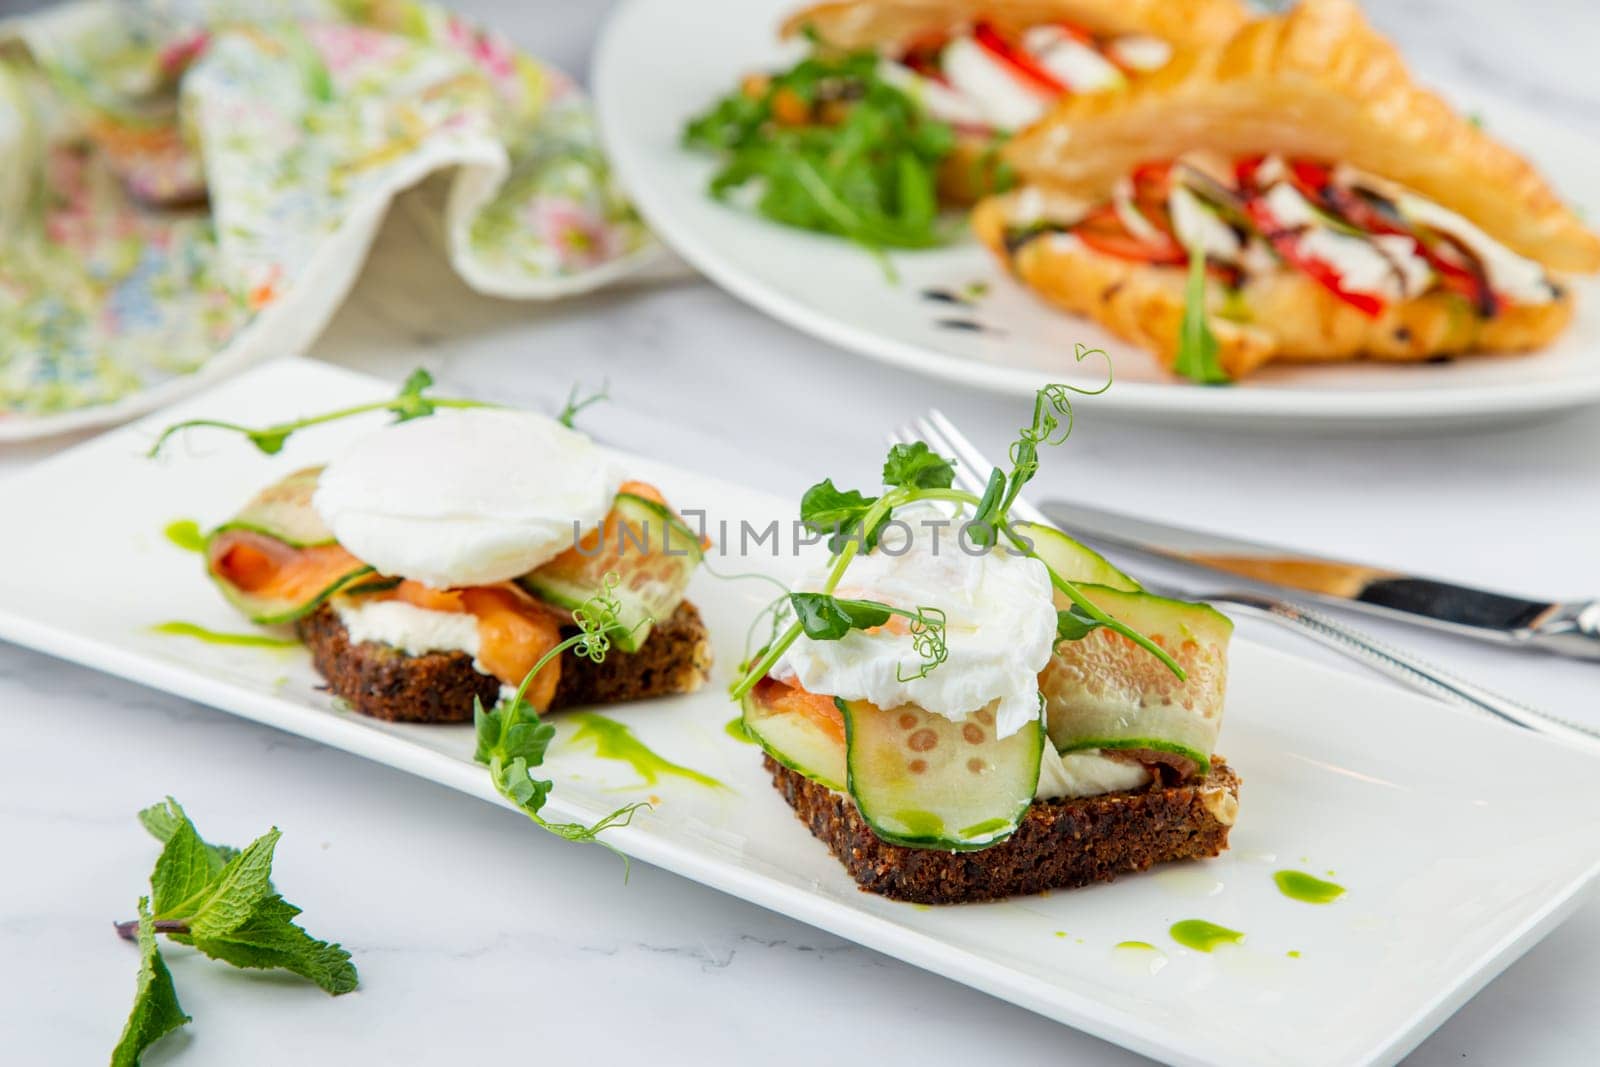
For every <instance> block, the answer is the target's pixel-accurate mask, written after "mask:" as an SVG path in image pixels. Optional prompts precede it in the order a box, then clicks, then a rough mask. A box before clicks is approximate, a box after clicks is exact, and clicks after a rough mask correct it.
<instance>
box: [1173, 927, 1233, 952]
mask: <svg viewBox="0 0 1600 1067" xmlns="http://www.w3.org/2000/svg"><path fill="white" fill-rule="evenodd" d="M1167 932H1168V933H1169V934H1171V935H1172V940H1174V941H1176V942H1177V943H1178V944H1180V945H1182V946H1183V947H1184V948H1192V949H1194V950H1195V951H1196V952H1210V951H1211V950H1212V949H1214V948H1216V947H1217V946H1218V945H1237V944H1238V943H1239V942H1241V941H1243V940H1244V934H1242V933H1240V932H1239V931H1238V930H1230V929H1228V928H1227V927H1226V926H1218V925H1217V924H1216V923H1213V922H1207V921H1206V920H1204V919H1184V920H1183V921H1182V922H1175V923H1173V924H1172V929H1171V930H1169V931H1167Z"/></svg>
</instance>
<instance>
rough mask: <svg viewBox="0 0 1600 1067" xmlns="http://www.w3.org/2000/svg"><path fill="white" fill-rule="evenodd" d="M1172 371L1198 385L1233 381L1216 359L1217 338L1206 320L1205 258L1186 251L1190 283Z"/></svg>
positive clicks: (1195, 251)
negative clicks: (1176, 355) (1187, 253)
mask: <svg viewBox="0 0 1600 1067" xmlns="http://www.w3.org/2000/svg"><path fill="white" fill-rule="evenodd" d="M1172 369H1173V371H1174V372H1176V373H1178V374H1181V375H1183V376H1184V377H1186V378H1188V379H1190V380H1191V381H1195V382H1199V383H1200V384H1201V385H1225V384H1227V383H1228V382H1231V381H1232V380H1233V379H1232V378H1229V377H1228V372H1227V371H1225V370H1223V369H1222V364H1221V363H1220V362H1219V361H1218V359H1217V336H1216V334H1214V333H1212V332H1211V323H1210V321H1209V320H1208V319H1207V317H1206V256H1205V252H1204V251H1202V250H1201V249H1200V248H1199V247H1198V246H1196V247H1194V248H1191V249H1189V281H1188V284H1187V285H1186V286H1185V288H1184V293H1183V321H1182V322H1181V323H1180V324H1179V326H1178V358H1177V359H1176V360H1175V361H1174V362H1173V364H1172Z"/></svg>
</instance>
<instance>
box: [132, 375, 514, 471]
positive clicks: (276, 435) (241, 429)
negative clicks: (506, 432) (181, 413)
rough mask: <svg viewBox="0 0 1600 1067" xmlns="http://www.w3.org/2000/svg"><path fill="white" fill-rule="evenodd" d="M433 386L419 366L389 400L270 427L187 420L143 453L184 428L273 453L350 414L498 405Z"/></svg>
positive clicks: (415, 413)
mask: <svg viewBox="0 0 1600 1067" xmlns="http://www.w3.org/2000/svg"><path fill="white" fill-rule="evenodd" d="M432 386H433V375H431V374H429V373H428V372H427V371H425V370H423V369H422V368H420V367H418V368H417V369H416V370H414V371H412V372H411V374H410V376H409V377H407V378H406V380H405V383H404V384H403V385H401V386H400V392H399V393H397V394H395V395H394V396H392V397H390V398H389V399H388V400H377V401H374V402H372V403H370V404H353V405H351V406H350V407H345V408H339V409H337V410H335V411H327V412H323V413H322V414H321V415H308V416H307V417H305V418H303V419H292V420H290V421H288V422H279V423H274V424H273V425H271V426H261V427H257V428H251V427H249V426H240V425H239V424H238V423H236V422H223V421H222V420H220V419H186V420H185V421H183V422H179V423H174V424H173V425H171V426H168V427H167V428H166V429H165V430H162V431H161V436H160V437H157V438H156V442H155V444H153V445H151V446H150V451H149V452H147V453H145V454H146V455H147V456H150V457H154V456H157V455H159V454H160V453H161V449H162V448H163V447H164V446H165V445H166V443H167V442H168V441H169V440H171V439H172V437H173V436H175V435H176V434H179V433H182V432H184V431H185V430H192V429H197V428H199V427H210V428H211V429H215V430H230V431H232V432H233V433H237V434H243V435H244V437H245V438H246V439H248V440H249V442H250V443H251V444H253V445H255V446H256V448H258V449H260V450H261V451H262V452H264V453H266V454H267V455H269V456H275V455H277V454H278V453H279V452H282V451H283V446H284V443H285V442H286V441H288V440H289V438H290V437H291V436H292V435H293V434H295V433H296V432H298V431H300V430H304V429H307V428H309V427H312V426H320V425H322V424H323V423H328V422H337V421H338V420H340V419H348V418H350V417H351V416H352V415H365V414H367V413H368V412H373V411H389V412H393V413H394V416H395V421H396V422H408V421H410V420H411V419H420V418H423V417H425V416H427V415H432V414H433V413H434V412H435V411H437V410H438V409H440V408H492V407H499V406H500V405H498V404H491V403H489V402H487V401H484V400H460V399H455V398H450V397H437V396H428V395H427V392H428V390H429V389H430V388H432Z"/></svg>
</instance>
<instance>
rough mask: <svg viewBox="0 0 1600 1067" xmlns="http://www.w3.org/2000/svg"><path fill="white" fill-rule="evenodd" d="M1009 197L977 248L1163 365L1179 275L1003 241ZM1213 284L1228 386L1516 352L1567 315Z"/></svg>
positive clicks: (1212, 310) (1532, 345)
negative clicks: (1354, 367)
mask: <svg viewBox="0 0 1600 1067" xmlns="http://www.w3.org/2000/svg"><path fill="white" fill-rule="evenodd" d="M1017 195H1018V194H1008V195H1007V196H1000V197H990V198H989V199H987V200H984V201H983V202H982V203H980V204H979V205H978V207H977V209H976V210H975V211H974V212H973V218H972V226H973V229H974V231H975V232H976V233H977V235H978V237H979V239H980V240H982V241H983V243H984V244H985V245H987V246H988V247H989V249H990V250H991V251H992V252H994V254H995V256H996V257H997V258H999V259H1000V260H1001V261H1002V262H1003V263H1005V264H1006V266H1007V268H1008V269H1009V270H1010V271H1011V273H1012V274H1013V275H1014V276H1015V277H1016V278H1017V279H1018V280H1019V281H1021V282H1022V283H1023V284H1024V285H1027V286H1028V287H1029V288H1031V289H1033V290H1034V291H1035V292H1037V293H1038V294H1039V295H1040V296H1042V297H1044V298H1045V299H1046V300H1048V301H1050V302H1051V303H1053V304H1055V305H1057V306H1059V307H1062V308H1064V309H1066V310H1068V311H1071V312H1074V313H1076V314H1079V315H1084V316H1087V317H1088V318H1091V319H1093V320H1094V321H1096V322H1098V323H1100V324H1101V325H1102V326H1104V327H1106V328H1107V329H1108V330H1110V331H1111V332H1112V333H1113V334H1116V335H1117V336H1118V337H1121V338H1122V339H1124V340H1126V341H1131V342H1133V343H1134V344H1137V345H1139V346H1140V347H1142V348H1145V349H1148V350H1149V351H1151V352H1153V353H1154V354H1155V355H1156V356H1157V357H1158V358H1159V359H1160V360H1161V361H1162V363H1163V364H1164V365H1165V366H1166V367H1167V368H1168V369H1171V368H1172V366H1173V364H1174V362H1175V360H1176V359H1177V353H1178V336H1179V326H1180V324H1181V323H1182V321H1183V313H1184V283H1185V276H1184V271H1183V270H1182V269H1181V268H1178V267H1162V266H1151V265H1149V264H1145V263H1137V262H1134V261H1131V260H1126V259H1118V258H1116V257H1114V256H1108V255H1103V254H1101V253H1099V252H1096V251H1094V250H1092V249H1090V248H1088V247H1087V246H1085V245H1083V244H1081V243H1079V242H1076V241H1071V240H1061V239H1058V238H1056V237H1055V236H1052V235H1049V234H1045V235H1042V236H1038V237H1035V238H1034V239H1032V240H1028V241H1026V242H1021V243H1018V242H1015V241H1012V242H1009V243H1008V240H1007V235H1008V231H1009V229H1010V225H1009V219H1010V217H1011V214H1012V210H1013V205H1014V203H1015V200H1016V197H1017ZM1227 304H1228V298H1227V296H1226V295H1225V294H1224V293H1223V292H1221V291H1220V287H1218V286H1211V287H1209V289H1208V290H1207V293H1206V310H1207V312H1208V314H1207V318H1208V320H1209V322H1210V325H1211V328H1212V332H1213V333H1214V335H1215V336H1216V338H1217V358H1218V362H1219V363H1220V364H1221V366H1222V369H1223V370H1224V371H1225V372H1227V374H1228V376H1229V377H1231V378H1241V377H1244V376H1245V375H1247V374H1250V373H1251V372H1253V371H1255V370H1257V369H1259V368H1260V367H1262V366H1263V365H1265V364H1267V363H1271V362H1291V363H1313V362H1334V361H1340V360H1351V359H1357V358H1370V359H1377V360H1384V361H1389V362H1419V361H1422V360H1426V359H1433V358H1436V357H1439V356H1448V355H1455V354H1459V353H1465V352H1473V351H1496V352H1525V351H1529V350H1532V349H1536V348H1541V347H1543V346H1544V345H1546V344H1548V343H1549V342H1550V341H1552V340H1553V339H1554V338H1555V337H1556V336H1557V335H1558V334H1560V333H1561V331H1562V330H1564V329H1565V328H1566V325H1567V323H1568V322H1569V321H1570V320H1571V318H1572V311H1573V300H1572V296H1571V294H1570V292H1566V291H1563V292H1562V293H1561V294H1560V295H1559V296H1558V298H1557V299H1555V300H1553V301H1551V302H1549V303H1545V304H1529V305H1509V306H1507V307H1505V308H1503V309H1501V311H1500V312H1499V314H1497V315H1496V316H1495V317H1493V318H1488V319H1485V318H1480V317H1479V316H1477V315H1474V314H1472V313H1471V311H1470V310H1468V309H1465V308H1464V307H1463V306H1462V302H1461V301H1460V300H1459V298H1456V297H1454V296H1452V295H1451V294H1448V293H1445V292H1440V291H1435V292H1430V293H1424V294H1423V295H1422V296H1419V297H1416V298H1414V299H1411V300H1406V301H1401V302H1398V303H1393V304H1390V305H1388V306H1387V307H1385V308H1384V310H1383V312H1382V313H1381V314H1380V315H1378V316H1376V317H1372V316H1368V315H1364V314H1362V313H1361V312H1360V311H1357V310H1356V309H1355V308H1353V307H1351V306H1350V305H1349V304H1347V303H1344V302H1343V301H1341V300H1339V299H1338V298H1337V297H1335V296H1334V295H1333V294H1332V293H1330V292H1329V291H1328V290H1327V289H1325V288H1323V287H1322V286H1321V285H1318V284H1317V283H1316V282H1314V281H1312V280H1311V279H1310V278H1308V277H1306V276H1305V275H1302V274H1296V273H1291V272H1287V271H1279V272H1274V273H1269V274H1263V275H1260V276H1257V277H1254V278H1251V279H1249V280H1247V281H1246V282H1245V283H1244V286H1243V287H1242V289H1241V290H1240V292H1239V294H1238V296H1237V297H1236V298H1235V299H1234V304H1235V305H1236V308H1242V309H1247V313H1246V314H1245V315H1243V316H1241V315H1240V314H1239V313H1238V312H1237V311H1236V310H1233V309H1230V308H1229V307H1228V306H1227Z"/></svg>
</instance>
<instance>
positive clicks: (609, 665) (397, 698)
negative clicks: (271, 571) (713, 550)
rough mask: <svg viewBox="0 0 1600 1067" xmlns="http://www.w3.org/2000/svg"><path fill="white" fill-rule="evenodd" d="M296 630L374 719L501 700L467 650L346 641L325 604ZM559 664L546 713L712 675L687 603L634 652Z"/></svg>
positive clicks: (433, 715)
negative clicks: (418, 651)
mask: <svg viewBox="0 0 1600 1067" xmlns="http://www.w3.org/2000/svg"><path fill="white" fill-rule="evenodd" d="M295 632H296V633H298V634H299V635H300V640H302V641H304V642H305V644H306V647H307V648H309V649H310V650H311V660H312V662H313V663H314V664H315V665H316V668H317V670H318V671H320V672H321V674H322V676H323V677H324V678H326V679H327V681H328V689H329V691H331V692H332V693H334V695H336V696H339V697H342V698H344V699H345V700H347V701H349V703H350V704H351V706H352V707H354V708H355V709H356V710H357V711H359V712H361V713H362V714H363V715H371V716H372V717H373V718H375V719H386V720H388V721H390V722H439V723H443V722H471V721H472V701H473V698H477V699H478V700H481V701H483V705H484V707H493V706H494V702H495V701H496V700H498V699H499V697H500V680H499V679H497V678H493V677H491V676H489V675H487V674H482V673H480V672H479V671H478V670H477V669H476V668H474V667H473V666H472V657H471V656H469V655H467V654H466V653H464V652H429V653H427V654H425V655H421V656H410V655H407V654H406V653H404V652H401V651H399V650H397V649H393V648H390V647H389V646H388V645H380V644H377V643H376V642H372V641H363V642H359V643H352V642H351V640H350V631H349V630H347V629H345V625H344V623H343V622H342V621H340V619H339V616H338V614H337V613H336V612H334V610H333V609H332V608H331V607H328V606H326V605H325V606H323V607H321V608H319V609H318V610H317V611H315V612H314V613H312V614H311V615H308V616H307V617H306V618H304V619H301V620H300V621H299V622H298V623H296V624H295ZM560 662H561V680H560V682H559V683H557V685H556V695H555V699H554V700H553V701H552V702H551V710H556V709H559V708H569V707H574V706H576V705H580V704H620V703H622V702H623V701H627V700H644V699H646V698H649V697H659V696H671V695H673V694H675V693H691V692H693V691H694V690H696V689H699V688H700V687H701V686H702V685H703V684H705V681H706V679H707V678H708V677H710V674H711V642H710V638H709V637H708V635H707V633H706V627H705V623H703V622H701V621H700V612H699V611H698V610H697V609H696V608H695V606H694V605H693V604H690V603H689V602H688V601H685V602H683V603H682V604H680V605H678V610H677V611H676V612H674V613H673V615H672V617H671V618H669V619H667V620H666V621H665V622H661V623H657V624H656V625H655V626H654V627H653V628H652V629H651V631H650V637H649V638H648V639H647V640H646V641H645V643H644V646H643V647H642V648H640V649H639V651H637V652H631V653H630V652H620V651H618V650H617V649H615V648H613V649H612V650H611V651H610V652H609V653H608V654H607V655H606V658H605V659H604V660H602V661H601V662H599V663H594V662H591V661H590V660H587V659H584V658H582V657H581V656H575V655H573V654H572V652H571V651H570V650H569V651H568V652H566V653H564V654H563V655H562V657H561V661H560Z"/></svg>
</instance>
